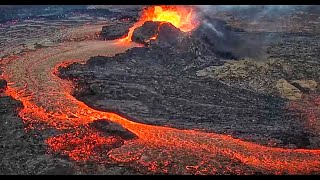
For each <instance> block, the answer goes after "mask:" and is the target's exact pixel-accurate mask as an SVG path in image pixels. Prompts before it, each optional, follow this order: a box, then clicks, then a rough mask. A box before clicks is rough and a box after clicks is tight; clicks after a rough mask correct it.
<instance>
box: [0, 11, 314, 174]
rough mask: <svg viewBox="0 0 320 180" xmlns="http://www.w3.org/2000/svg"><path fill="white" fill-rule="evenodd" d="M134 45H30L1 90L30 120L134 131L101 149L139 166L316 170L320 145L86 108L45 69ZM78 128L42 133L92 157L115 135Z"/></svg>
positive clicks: (178, 170)
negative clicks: (279, 144) (259, 139)
mask: <svg viewBox="0 0 320 180" xmlns="http://www.w3.org/2000/svg"><path fill="white" fill-rule="evenodd" d="M154 11H155V12H166V13H165V14H164V15H159V13H158V15H152V16H150V17H149V16H148V18H149V19H151V20H166V21H167V18H168V17H169V16H167V15H170V14H173V15H175V13H174V12H172V11H167V10H166V9H160V8H155V9H154ZM189 13H190V12H189ZM160 14H161V13H160ZM166 14H167V15H166ZM170 16H171V15H170ZM172 17H174V16H172ZM184 17H186V19H188V18H190V16H189V17H188V16H187V15H186V16H184ZM148 18H146V19H145V20H148ZM177 22H181V21H180V20H176V19H175V21H173V24H175V26H177V27H180V28H181V29H184V30H186V31H187V30H189V29H190V28H191V27H189V26H185V24H184V23H181V24H180V23H177ZM180 25H181V26H180ZM135 46H138V45H137V44H134V43H128V44H127V45H123V44H122V43H119V42H118V41H85V42H69V43H64V44H63V46H59V47H50V48H43V49H38V50H37V51H36V52H30V53H28V54H25V55H22V56H20V57H17V58H16V59H12V60H11V61H10V62H9V63H8V64H6V66H5V69H4V71H5V78H6V80H7V81H8V83H9V85H8V89H7V91H6V93H7V94H8V95H11V96H12V97H14V98H16V99H18V100H20V101H22V102H23V105H24V108H23V109H22V110H21V111H20V116H21V117H22V118H23V120H24V123H25V124H26V125H28V126H29V127H30V128H32V127H33V128H35V127H34V125H37V124H39V122H41V123H45V124H47V125H48V126H51V127H54V128H57V129H76V130H77V128H80V127H82V126H85V125H86V124H88V123H91V122H93V121H95V120H98V119H99V120H101V119H107V120H110V121H113V122H116V123H119V124H121V125H122V126H123V127H124V128H126V129H128V130H129V131H131V132H132V133H134V134H135V135H136V136H137V138H135V139H131V140H127V141H125V142H124V144H123V145H122V146H121V147H118V148H115V149H112V150H111V151H106V152H105V155H107V157H108V158H110V159H112V160H113V161H115V162H117V163H123V164H125V165H128V166H133V167H135V168H138V169H139V170H141V171H143V169H146V171H149V172H150V171H151V172H155V173H170V174H216V173H233V174H250V173H256V172H261V173H270V174H271V173H272V174H280V173H281V174H282V173H289V174H308V173H317V172H319V171H320V150H306V149H283V148H272V147H265V146H262V145H258V144H255V143H251V142H245V141H242V140H239V139H235V138H232V137H231V136H228V135H220V134H214V133H205V132H199V131H194V130H179V129H175V128H168V127H160V126H153V125H147V124H142V123H136V122H133V121H130V120H128V119H126V118H124V117H122V116H120V115H117V114H115V113H110V112H102V111H98V110H94V109H92V108H90V107H88V106H87V105H86V104H84V103H82V102H80V101H78V100H77V99H76V98H74V97H73V96H72V95H71V93H72V89H73V86H72V83H71V82H69V81H67V80H62V79H60V78H58V77H57V76H56V75H55V74H54V73H53V72H55V71H56V68H57V67H58V66H60V65H61V64H64V63H65V62H70V59H71V62H84V61H85V60H86V59H89V58H90V57H91V56H96V55H106V56H112V55H114V54H116V53H120V52H124V51H126V50H127V49H129V48H131V47H135ZM79 133H80V132H78V131H76V132H68V133H67V134H62V135H58V136H54V137H50V138H49V139H47V140H46V142H47V143H48V145H49V147H51V149H52V150H53V151H55V152H60V153H63V154H65V155H67V156H69V158H71V159H73V160H79V161H85V160H89V159H92V156H93V159H95V158H94V157H95V156H97V155H96V154H95V153H93V152H92V151H93V150H94V149H95V146H98V145H101V144H107V145H112V144H114V143H115V142H117V139H116V138H114V137H110V138H106V137H103V136H102V135H101V134H99V132H90V131H88V132H87V133H83V134H82V135H83V136H84V137H83V138H80V137H79ZM68 145H70V146H68ZM70 148H71V149H70ZM102 153H103V152H102ZM98 160H100V159H98Z"/></svg>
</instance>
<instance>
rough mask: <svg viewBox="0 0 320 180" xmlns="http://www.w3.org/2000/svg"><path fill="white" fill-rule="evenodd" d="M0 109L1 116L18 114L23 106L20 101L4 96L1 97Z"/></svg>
mask: <svg viewBox="0 0 320 180" xmlns="http://www.w3.org/2000/svg"><path fill="white" fill-rule="evenodd" d="M0 107H1V109H0V114H4V113H16V112H17V110H18V109H20V108H22V107H23V105H22V103H21V102H20V101H17V100H14V99H13V98H12V97H9V96H4V97H0Z"/></svg>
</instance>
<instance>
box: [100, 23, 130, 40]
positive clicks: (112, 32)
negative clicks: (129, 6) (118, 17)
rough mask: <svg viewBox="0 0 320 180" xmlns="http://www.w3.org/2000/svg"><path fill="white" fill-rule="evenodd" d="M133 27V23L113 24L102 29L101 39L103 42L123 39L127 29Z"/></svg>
mask: <svg viewBox="0 0 320 180" xmlns="http://www.w3.org/2000/svg"><path fill="white" fill-rule="evenodd" d="M132 26H133V23H131V22H130V23H115V24H111V25H107V26H103V27H102V31H101V34H100V36H101V38H102V39H105V40H115V39H119V38H123V37H125V36H126V35H127V34H128V32H129V28H130V27H132Z"/></svg>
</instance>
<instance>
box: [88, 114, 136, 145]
mask: <svg viewBox="0 0 320 180" xmlns="http://www.w3.org/2000/svg"><path fill="white" fill-rule="evenodd" d="M89 126H91V127H93V128H95V129H97V130H99V131H101V132H103V133H105V134H107V135H117V136H120V137H121V138H123V139H125V140H129V139H133V138H135V137H136V135H135V134H133V133H131V132H130V131H129V130H127V129H125V128H124V127H122V126H121V125H120V124H118V123H115V122H111V121H108V120H104V119H101V120H96V121H94V122H92V123H90V124H89Z"/></svg>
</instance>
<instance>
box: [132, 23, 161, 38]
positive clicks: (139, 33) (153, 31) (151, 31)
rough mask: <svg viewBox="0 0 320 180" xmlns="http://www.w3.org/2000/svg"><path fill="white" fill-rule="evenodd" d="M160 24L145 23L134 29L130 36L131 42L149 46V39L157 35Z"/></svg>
mask: <svg viewBox="0 0 320 180" xmlns="http://www.w3.org/2000/svg"><path fill="white" fill-rule="evenodd" d="M159 26H160V22H154V21H147V22H145V23H144V24H143V25H142V26H140V27H138V28H136V29H135V30H134V31H133V34H132V41H134V42H137V43H142V44H149V39H150V38H151V37H153V36H155V35H157V34H158V33H159V32H158V29H159Z"/></svg>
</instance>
